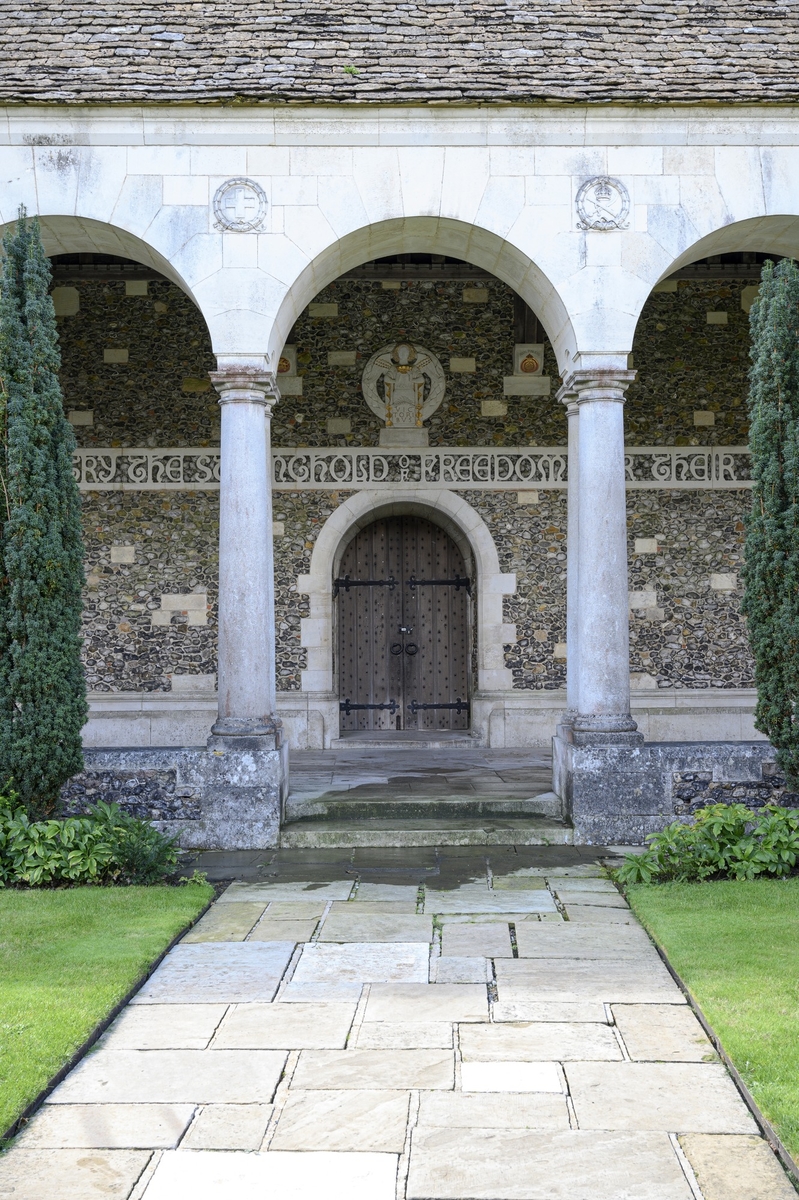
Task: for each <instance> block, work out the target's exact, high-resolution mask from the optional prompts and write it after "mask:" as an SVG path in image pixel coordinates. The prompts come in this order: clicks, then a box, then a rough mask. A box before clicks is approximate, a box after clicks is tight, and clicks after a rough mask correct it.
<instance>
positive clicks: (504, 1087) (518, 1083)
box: [461, 1062, 564, 1092]
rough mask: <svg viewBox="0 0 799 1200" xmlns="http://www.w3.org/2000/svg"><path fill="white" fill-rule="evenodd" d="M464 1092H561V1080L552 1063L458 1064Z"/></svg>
mask: <svg viewBox="0 0 799 1200" xmlns="http://www.w3.org/2000/svg"><path fill="white" fill-rule="evenodd" d="M461 1087H462V1089H463V1091H464V1092H563V1091H564V1086H563V1078H562V1076H561V1073H560V1070H559V1069H558V1064H557V1063H554V1062H545V1063H542V1062H535V1063H532V1062H465V1063H461Z"/></svg>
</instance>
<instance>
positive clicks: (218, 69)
mask: <svg viewBox="0 0 799 1200" xmlns="http://www.w3.org/2000/svg"><path fill="white" fill-rule="evenodd" d="M0 46H2V50H0V99H3V100H5V101H8V102H13V103H31V102H37V103H41V102H45V103H47V102H51V103H55V102H59V103H63V102H71V103H97V102H111V103H119V102H124V103H131V102H138V103H148V102H149V103H163V102H168V101H172V102H175V101H184V102H185V101H194V102H222V101H230V100H244V101H250V102H258V101H265V102H302V103H307V102H314V101H316V102H327V103H330V102H336V101H343V102H350V103H351V102H353V101H354V102H360V103H369V102H378V101H379V102H381V103H408V102H415V103H418V102H428V103H432V102H438V103H440V102H456V103H457V102H470V101H471V102H475V101H489V102H490V101H499V102H506V103H507V102H510V103H526V102H531V101H542V100H543V101H561V102H572V103H575V102H577V103H579V102H588V103H602V102H660V103H664V102H670V101H672V102H682V103H701V102H703V101H726V102H746V101H750V102H751V101H771V102H779V101H783V102H784V101H793V100H797V99H799V61H798V60H799V3H798V2H797V0H763V2H761V3H757V2H753V0H749V2H746V0H660V3H648V2H647V0H631V2H626V3H625V2H624V0H526V2H525V0H428V2H427V3H418V2H416V0H405V2H403V3H396V2H392V0H315V2H314V3H312V4H309V3H307V2H302V0H271V2H267V0H241V2H240V3H236V4H234V3H231V2H230V0H197V2H191V0H189V2H185V0H183V2H181V0H174V2H172V3H169V4H151V3H139V2H137V0H125V2H123V0H60V2H59V3H46V2H36V0H0ZM348 68H352V69H354V70H348ZM355 71H357V74H356V73H354V72H355Z"/></svg>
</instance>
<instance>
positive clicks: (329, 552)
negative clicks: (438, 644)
mask: <svg viewBox="0 0 799 1200" xmlns="http://www.w3.org/2000/svg"><path fill="white" fill-rule="evenodd" d="M405 515H413V516H419V517H425V518H426V519H427V520H429V521H432V522H433V523H434V524H436V525H439V526H440V527H441V528H442V529H443V530H444V531H445V532H446V533H448V534H449V535H450V537H451V538H452V539H453V541H454V542H455V543H456V545H457V546H458V548H459V549H460V551H461V553H462V554H463V556H464V561H465V562H466V564H467V566H472V567H473V568H474V573H475V575H476V585H477V586H476V589H475V600H476V611H475V628H476V635H477V669H478V677H477V680H476V683H477V687H478V688H479V689H480V690H481V691H494V690H501V689H505V688H510V687H511V686H512V676H511V672H510V671H509V670H508V669H507V668H506V667H505V655H504V649H503V646H504V644H505V643H506V642H508V641H513V640H514V639H515V637H516V631H515V627H514V626H512V625H506V624H503V620H502V598H503V596H506V595H512V594H513V593H514V592H515V591H516V576H515V574H509V573H503V572H502V571H501V570H500V562H499V556H498V554H497V548H496V546H495V544H494V539H493V538H492V537H491V533H490V530H489V528H488V526H487V525H486V523H485V521H484V520H483V518H482V517H481V516H480V515H479V513H477V512H476V511H475V509H473V508H472V506H471V505H470V504H468V503H467V502H466V501H465V500H464V499H463V498H462V497H461V496H458V495H456V494H455V493H453V492H449V491H445V490H443V489H408V490H404V489H402V490H397V491H394V490H393V489H392V490H391V491H388V490H387V489H386V490H381V491H363V492H356V493H355V494H354V495H352V496H350V497H349V498H348V499H347V500H345V501H344V503H343V504H341V505H340V506H339V507H338V508H337V509H336V511H335V512H334V513H332V514H331V516H330V517H328V519H327V521H326V522H325V524H324V525H323V526H322V529H321V531H320V533H319V536H318V537H317V539H316V544H315V546H314V549H313V553H312V555H311V569H310V572H309V574H308V575H304V576H300V578H299V579H298V581H297V590H298V592H301V593H304V594H305V595H307V596H308V597H309V607H310V616H309V618H308V619H307V620H304V621H303V623H302V644H303V646H304V647H305V649H306V651H307V654H308V668H307V670H306V671H304V672H303V679H302V687H303V691H304V692H321V693H328V694H329V693H331V692H332V690H333V632H334V631H333V595H332V581H333V579H334V578H335V574H334V573H335V571H336V570H337V567H338V564H339V563H340V561H341V556H342V554H343V553H344V550H345V548H346V546H347V545H348V544H349V542H350V540H351V539H352V538H353V537H354V536H355V534H356V533H357V532H358V531H359V530H360V529H363V528H364V526H366V525H369V524H370V523H371V522H372V521H376V520H379V519H380V517H387V516H405Z"/></svg>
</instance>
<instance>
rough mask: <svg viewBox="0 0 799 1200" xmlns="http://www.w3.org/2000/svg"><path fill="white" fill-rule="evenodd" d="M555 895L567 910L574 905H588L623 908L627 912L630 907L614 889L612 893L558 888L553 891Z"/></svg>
mask: <svg viewBox="0 0 799 1200" xmlns="http://www.w3.org/2000/svg"><path fill="white" fill-rule="evenodd" d="M555 895H556V896H557V898H558V900H560V902H561V904H565V905H566V907H567V908H570V907H571V906H572V905H575V904H579V905H585V904H590V905H593V906H598V907H600V908H623V909H627V910H629V907H630V906H629V904H628V903H627V901H626V900H625V899H624V897H623V896H620V895H619V893H618V892H617V891H616V890H615V889H614V890H613V891H612V892H588V891H583V890H580V891H577V890H574V891H573V890H572V889H571V888H562V887H558V888H556V889H555Z"/></svg>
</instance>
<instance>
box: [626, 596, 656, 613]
mask: <svg viewBox="0 0 799 1200" xmlns="http://www.w3.org/2000/svg"><path fill="white" fill-rule="evenodd" d="M629 595H630V600H629V604H630V608H631V609H633V611H634V612H638V611H640V610H641V609H646V608H657V603H658V598H657V592H630V594H629Z"/></svg>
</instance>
